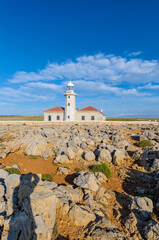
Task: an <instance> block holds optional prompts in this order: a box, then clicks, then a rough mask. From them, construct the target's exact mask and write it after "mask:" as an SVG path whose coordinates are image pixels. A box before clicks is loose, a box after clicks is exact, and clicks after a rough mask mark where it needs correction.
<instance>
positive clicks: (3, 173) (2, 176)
mask: <svg viewBox="0 0 159 240" xmlns="http://www.w3.org/2000/svg"><path fill="white" fill-rule="evenodd" d="M8 176H9V173H8V172H7V171H5V170H4V169H0V180H1V179H3V180H5V179H6V178H7V177H8Z"/></svg>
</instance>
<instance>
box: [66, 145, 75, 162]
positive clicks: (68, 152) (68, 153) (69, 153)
mask: <svg viewBox="0 0 159 240" xmlns="http://www.w3.org/2000/svg"><path fill="white" fill-rule="evenodd" d="M65 155H66V156H67V157H68V158H69V159H70V160H73V159H74V158H75V152H74V151H73V149H72V148H71V147H68V148H67V149H66V150H65Z"/></svg>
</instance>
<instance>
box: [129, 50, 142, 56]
mask: <svg viewBox="0 0 159 240" xmlns="http://www.w3.org/2000/svg"><path fill="white" fill-rule="evenodd" d="M140 54H141V51H138V52H132V53H129V54H128V56H134V57H136V56H138V55H140Z"/></svg>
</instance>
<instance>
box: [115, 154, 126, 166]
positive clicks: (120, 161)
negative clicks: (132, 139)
mask: <svg viewBox="0 0 159 240" xmlns="http://www.w3.org/2000/svg"><path fill="white" fill-rule="evenodd" d="M124 160H125V151H122V150H116V151H115V153H114V155H113V163H114V165H116V166H120V165H122V164H123V163H124Z"/></svg>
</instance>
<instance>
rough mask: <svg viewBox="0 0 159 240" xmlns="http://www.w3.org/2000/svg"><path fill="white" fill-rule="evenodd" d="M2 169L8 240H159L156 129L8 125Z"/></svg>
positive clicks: (2, 221) (0, 129)
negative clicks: (98, 168)
mask: <svg viewBox="0 0 159 240" xmlns="http://www.w3.org/2000/svg"><path fill="white" fill-rule="evenodd" d="M142 140H148V141H147V142H148V145H149V146H148V145H147V146H144V147H143V146H140V145H138V146H137V143H138V142H139V141H142ZM101 163H106V164H107V165H108V166H109V168H110V169H111V171H112V176H111V177H109V178H107V177H106V176H105V175H104V174H103V173H101V172H92V171H91V168H92V166H94V165H96V164H101ZM0 164H1V165H0V236H1V239H2V240H7V239H8V240H13V239H14V240H19V239H20V240H24V239H27V240H29V239H39V240H51V239H52V240H55V239H70V240H73V239H87V240H91V239H94V240H95V239H99V240H101V239H106V240H107V239H114V240H115V239H123V240H126V239H135V240H138V239H148V240H153V239H154V240H158V239H159V222H158V220H159V125H157V124H156V125H153V124H132V125H131V124H129V125H128V124H124V123H123V124H122V123H121V124H118V125H107V124H100V125H98V124H96V125H85V126H84V125H80V126H78V125H77V124H75V125H68V126H67V125H61V126H60V125H59V126H58V125H57V126H52V125H46V126H45V125H42V126H40V125H37V126H36V125H35V126H28V125H25V124H20V123H19V124H17V125H1V126H0ZM8 167H14V168H17V169H19V170H20V172H21V175H17V174H9V173H8V172H7V171H6V168H8ZM42 174H50V175H52V176H53V181H51V182H50V181H46V180H45V181H42V179H41V177H42Z"/></svg>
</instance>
